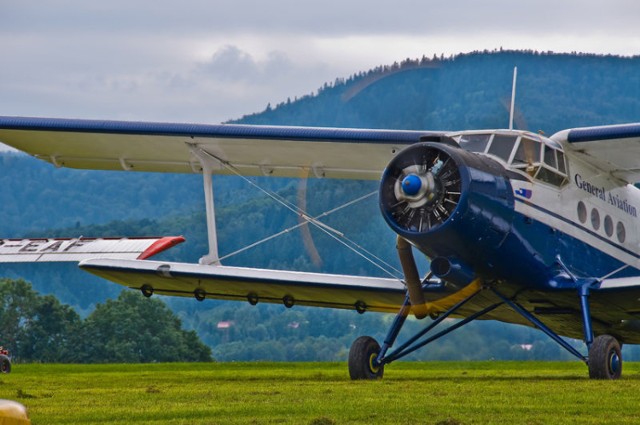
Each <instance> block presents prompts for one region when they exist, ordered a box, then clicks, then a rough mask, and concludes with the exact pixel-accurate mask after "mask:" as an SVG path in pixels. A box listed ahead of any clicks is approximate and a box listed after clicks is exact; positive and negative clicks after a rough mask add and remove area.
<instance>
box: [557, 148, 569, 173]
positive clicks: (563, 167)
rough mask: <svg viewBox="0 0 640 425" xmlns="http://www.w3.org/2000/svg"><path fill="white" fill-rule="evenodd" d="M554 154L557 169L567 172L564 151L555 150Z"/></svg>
mask: <svg viewBox="0 0 640 425" xmlns="http://www.w3.org/2000/svg"><path fill="white" fill-rule="evenodd" d="M556 154H557V155H558V171H560V172H561V173H562V174H567V167H566V165H564V152H562V151H556Z"/></svg>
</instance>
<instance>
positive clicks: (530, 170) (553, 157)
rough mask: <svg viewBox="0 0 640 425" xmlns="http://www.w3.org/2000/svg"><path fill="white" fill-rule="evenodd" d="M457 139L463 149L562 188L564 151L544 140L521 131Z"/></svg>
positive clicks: (472, 134) (471, 134)
mask: <svg viewBox="0 0 640 425" xmlns="http://www.w3.org/2000/svg"><path fill="white" fill-rule="evenodd" d="M453 138H454V139H456V140H457V141H458V144H459V145H460V147H461V148H462V149H465V150H467V151H471V152H477V153H480V154H485V155H490V156H492V157H493V158H495V159H497V160H499V161H500V162H502V163H504V164H505V166H506V167H507V168H509V169H511V170H513V171H517V172H520V173H524V174H526V175H527V176H529V177H530V178H532V179H535V180H540V181H542V182H545V183H548V184H551V185H554V186H562V185H564V184H565V183H567V181H568V179H567V168H566V164H565V160H564V152H563V151H562V149H561V147H560V146H559V145H558V144H557V143H555V142H553V141H551V140H548V139H546V138H543V137H542V136H539V135H536V134H532V133H526V132H519V131H513V132H511V131H493V132H483V133H471V132H469V133H461V134H459V135H454V136H453Z"/></svg>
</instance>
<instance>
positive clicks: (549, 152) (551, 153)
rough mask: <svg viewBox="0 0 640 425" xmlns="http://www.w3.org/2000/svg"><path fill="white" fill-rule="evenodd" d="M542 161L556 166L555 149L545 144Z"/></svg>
mask: <svg viewBox="0 0 640 425" xmlns="http://www.w3.org/2000/svg"><path fill="white" fill-rule="evenodd" d="M544 163H545V164H547V165H549V166H551V167H553V168H557V167H558V162H557V161H556V150H555V149H552V148H550V147H549V146H546V147H545V149H544Z"/></svg>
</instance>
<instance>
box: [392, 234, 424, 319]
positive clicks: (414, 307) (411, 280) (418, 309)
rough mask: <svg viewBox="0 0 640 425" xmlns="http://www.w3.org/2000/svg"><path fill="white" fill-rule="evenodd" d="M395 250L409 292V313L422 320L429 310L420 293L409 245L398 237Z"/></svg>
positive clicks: (417, 276) (416, 269)
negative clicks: (411, 312)
mask: <svg viewBox="0 0 640 425" xmlns="http://www.w3.org/2000/svg"><path fill="white" fill-rule="evenodd" d="M396 248H397V250H398V257H399V258H400V265H401V266H402V273H403V274H404V282H405V284H406V285H407V290H408V291H409V300H410V301H411V311H413V314H414V315H415V316H416V318H417V319H424V318H425V317H427V315H428V314H429V309H428V308H427V305H426V301H425V299H424V293H423V292H422V282H421V281H420V276H419V275H418V268H417V267H416V261H415V259H414V258H413V252H412V251H411V244H410V243H409V242H407V240H406V239H404V238H403V237H401V236H398V237H397V242H396Z"/></svg>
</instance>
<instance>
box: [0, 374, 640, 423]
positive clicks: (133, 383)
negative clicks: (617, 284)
mask: <svg viewBox="0 0 640 425" xmlns="http://www.w3.org/2000/svg"><path fill="white" fill-rule="evenodd" d="M385 375H386V376H385V378H384V379H382V380H379V381H367V382H352V381H350V380H349V377H348V373H347V368H346V364H344V363H217V364H215V363H214V364H152V365H130V364H127V365H14V369H13V371H12V373H11V374H8V375H0V398H7V399H13V400H17V401H19V402H21V403H22V404H24V405H25V406H27V408H28V409H29V413H30V416H31V420H32V422H33V424H35V425H44V424H109V423H123V424H124V423H131V424H316V425H321V424H322V425H325V424H369V423H381V424H438V425H455V424H554V423H559V424H562V423H568V424H571V423H588V424H604V423H611V424H623V423H629V424H630V423H640V402H639V399H640V364H638V363H627V364H625V371H624V377H623V379H621V380H619V381H617V382H608V381H591V380H589V379H588V378H587V370H586V367H585V366H584V365H582V364H581V363H578V362H563V363H547V362H424V363H417V362H415V363H414V362H406V363H404V362H399V363H394V364H393V365H390V366H387V369H386V371H385Z"/></svg>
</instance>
